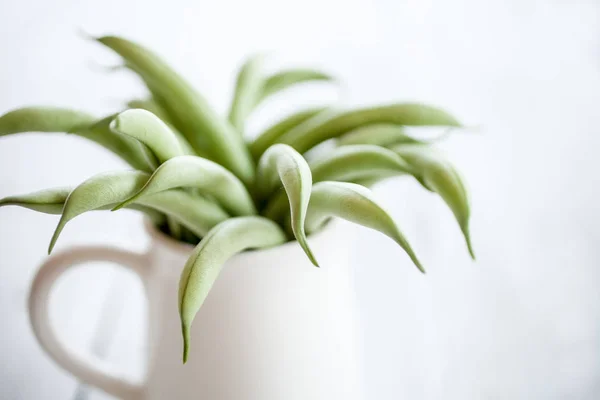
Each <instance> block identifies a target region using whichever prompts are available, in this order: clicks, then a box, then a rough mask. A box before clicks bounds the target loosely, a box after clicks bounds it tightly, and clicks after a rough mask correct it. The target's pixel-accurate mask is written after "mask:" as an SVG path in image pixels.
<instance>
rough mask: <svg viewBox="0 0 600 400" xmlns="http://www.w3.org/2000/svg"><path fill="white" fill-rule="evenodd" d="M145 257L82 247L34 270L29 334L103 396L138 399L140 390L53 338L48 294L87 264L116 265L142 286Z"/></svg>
mask: <svg viewBox="0 0 600 400" xmlns="http://www.w3.org/2000/svg"><path fill="white" fill-rule="evenodd" d="M146 259H147V258H146V255H144V254H139V253H132V252H129V251H126V250H120V249H117V248H111V247H104V246H82V247H74V248H71V249H69V250H66V251H62V252H60V253H57V254H56V255H53V256H51V257H49V258H48V259H47V260H46V261H45V262H44V263H43V264H42V265H41V266H40V269H39V270H38V272H37V274H36V276H35V278H34V280H33V284H32V286H31V291H30V293H29V319H30V322H31V326H32V327H33V332H34V334H35V336H36V338H37V340H38V342H39V343H40V344H41V346H42V347H43V348H44V350H45V351H46V352H47V353H48V354H49V355H50V357H52V358H53V359H54V361H55V362H56V363H57V364H58V365H60V366H61V367H62V368H64V369H65V370H66V371H68V372H70V373H71V374H73V375H74V376H75V377H77V378H78V379H80V380H81V381H83V382H85V383H87V384H89V385H92V386H95V387H97V388H99V389H101V390H103V391H105V392H106V393H108V394H110V395H112V396H115V397H118V398H121V399H128V400H136V399H139V398H140V397H141V395H142V392H143V388H144V386H143V385H142V384H138V383H134V382H131V381H129V380H127V379H125V378H123V377H121V376H119V374H117V373H116V372H115V371H114V370H113V369H112V368H110V366H109V365H107V364H106V363H105V362H103V361H102V360H100V359H99V358H97V357H94V356H92V355H91V354H84V353H83V352H80V351H75V350H74V349H71V348H70V346H68V345H67V344H65V342H64V341H63V340H61V339H59V338H58V337H57V336H56V331H55V330H54V328H53V327H52V324H51V323H50V318H49V312H48V311H49V304H50V303H49V294H50V292H51V290H52V287H53V286H54V283H55V282H56V281H57V280H58V278H59V277H60V276H61V275H62V274H63V273H64V272H65V271H66V270H67V269H69V268H70V267H72V266H76V265H79V264H83V263H85V262H88V261H108V262H113V263H118V264H120V265H122V266H124V267H126V268H128V269H129V270H131V271H133V272H135V273H136V274H137V275H139V276H140V278H141V280H142V283H143V285H144V286H145V285H146V282H145V273H144V271H145V269H144V268H143V267H144V265H145V264H146V263H145V261H146Z"/></svg>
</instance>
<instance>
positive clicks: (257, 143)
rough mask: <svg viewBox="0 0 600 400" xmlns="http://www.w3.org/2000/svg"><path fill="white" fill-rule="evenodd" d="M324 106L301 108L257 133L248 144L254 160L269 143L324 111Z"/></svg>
mask: <svg viewBox="0 0 600 400" xmlns="http://www.w3.org/2000/svg"><path fill="white" fill-rule="evenodd" d="M325 110H326V108H325V107H317V108H311V109H308V110H303V111H300V112H297V113H294V114H292V115H289V116H287V117H285V118H283V119H282V120H280V121H278V122H276V123H275V124H274V125H272V126H270V127H269V128H267V129H266V130H265V131H264V132H262V133H261V134H260V135H258V136H257V137H256V138H255V139H254V140H253V141H252V142H251V143H250V144H249V145H248V147H249V148H250V153H252V156H253V157H254V159H255V160H258V159H259V158H260V156H261V155H262V154H263V153H264V152H265V150H267V149H268V148H269V147H270V146H271V145H273V144H275V142H276V141H277V139H279V138H280V137H281V135H283V134H284V133H286V132H287V131H289V130H290V129H292V128H294V127H296V126H298V125H300V124H301V123H303V122H305V121H307V120H309V119H311V118H313V117H315V116H316V115H318V114H320V113H322V112H324V111H325Z"/></svg>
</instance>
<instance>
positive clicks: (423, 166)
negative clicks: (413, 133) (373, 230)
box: [392, 146, 475, 259]
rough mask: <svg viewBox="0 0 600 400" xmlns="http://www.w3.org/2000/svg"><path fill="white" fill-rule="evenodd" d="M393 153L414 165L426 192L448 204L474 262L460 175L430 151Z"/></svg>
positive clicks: (419, 148)
mask: <svg viewBox="0 0 600 400" xmlns="http://www.w3.org/2000/svg"><path fill="white" fill-rule="evenodd" d="M392 150H394V151H396V152H397V153H398V154H399V155H400V156H401V157H402V158H404V159H405V160H406V161H407V162H408V163H409V164H411V166H412V167H413V169H414V171H415V176H417V178H419V180H420V181H421V182H422V184H423V185H424V186H425V188H427V189H429V190H431V191H434V192H436V193H438V194H439V195H440V197H442V199H443V200H444V201H445V202H446V204H447V205H448V207H449V208H450V210H452V213H453V214H454V216H455V218H456V220H457V221H458V225H459V226H460V229H461V231H462V233H463V235H464V237H465V241H466V243H467V247H468V249H469V253H470V255H471V257H472V258H473V259H475V252H474V250H473V246H472V244H471V236H470V233H469V219H470V216H471V210H470V205H469V197H468V194H467V191H466V189H465V185H464V183H463V181H462V178H461V177H460V174H459V173H458V171H456V169H455V168H454V166H453V165H452V164H451V163H450V162H449V161H448V160H447V159H446V158H445V157H444V156H443V155H442V154H440V153H439V152H436V151H435V150H434V149H432V148H430V147H426V146H395V147H392Z"/></svg>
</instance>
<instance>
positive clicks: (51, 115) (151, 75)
mask: <svg viewBox="0 0 600 400" xmlns="http://www.w3.org/2000/svg"><path fill="white" fill-rule="evenodd" d="M95 40H96V41H97V42H99V43H101V44H102V45H104V46H106V47H108V48H109V49H111V50H113V51H114V52H116V53H117V54H118V55H119V56H120V57H121V58H122V59H123V61H124V67H126V68H128V69H129V70H131V71H133V72H134V73H136V74H137V75H138V76H139V78H141V79H142V81H143V82H144V83H145V85H146V86H147V88H148V91H149V97H148V98H147V99H143V100H134V101H131V102H130V103H129V104H128V105H127V108H126V109H125V110H123V111H122V112H119V113H116V114H114V115H110V116H106V117H104V118H98V117H96V116H92V115H90V114H88V113H84V112H81V111H77V110H72V109H63V108H55V107H27V108H20V109H16V110H13V111H10V112H8V113H6V114H4V115H3V116H1V117H0V136H6V135H11V134H16V133H23V132H65V133H69V134H74V135H78V136H81V137H84V138H86V139H89V140H92V141H94V142H96V143H98V144H99V145H101V146H103V147H105V148H107V149H108V150H110V151H112V152H114V153H116V154H117V155H118V156H120V157H121V158H122V159H123V160H124V161H126V162H127V163H128V164H129V165H130V166H131V167H132V169H131V170H123V171H116V172H108V173H103V174H100V175H96V176H93V177H91V178H89V179H88V180H86V181H85V182H83V183H81V184H80V185H79V186H76V187H74V188H56V189H48V190H42V191H38V192H35V193H30V194H25V195H21V196H12V197H6V198H4V199H2V200H0V206H5V205H16V206H21V207H26V208H29V209H32V210H35V211H39V212H42V213H48V214H56V215H61V217H60V221H59V222H58V226H57V228H56V230H55V232H54V235H53V236H52V240H51V242H50V247H49V252H50V251H52V248H53V247H54V245H55V243H56V241H57V239H58V237H59V235H60V233H61V231H62V230H63V229H64V227H65V225H66V224H67V223H68V222H69V221H70V220H72V219H73V218H75V217H77V216H78V215H81V214H83V213H85V212H88V211H92V210H113V211H114V210H117V209H120V208H123V207H125V208H129V209H134V210H138V211H140V212H142V213H145V214H146V215H147V216H148V217H149V218H150V219H151V221H152V222H153V223H154V224H155V225H156V226H157V227H158V228H159V229H161V230H163V231H164V232H165V233H167V234H169V235H171V236H172V237H173V238H175V239H177V240H182V241H186V242H190V243H193V244H196V247H195V250H194V251H193V253H192V255H191V256H190V258H189V260H188V262H187V264H186V265H185V268H184V270H183V272H182V275H181V282H180V289H179V311H180V314H181V322H182V331H183V336H184V362H185V360H186V359H187V354H188V349H189V333H190V327H191V324H192V321H193V319H194V316H195V315H196V313H197V311H198V310H199V308H200V307H201V306H202V303H203V301H204V300H205V298H206V296H207V295H208V293H209V291H210V289H211V287H212V285H213V283H214V282H215V280H216V279H217V277H218V275H219V272H220V269H221V267H222V265H223V263H224V262H225V261H226V260H227V259H228V258H229V257H231V256H233V255H234V254H236V253H238V252H241V251H244V250H246V249H260V248H265V247H269V246H276V245H279V244H281V243H284V242H286V241H289V240H292V239H294V238H295V240H297V241H298V243H299V245H300V246H301V247H302V249H303V250H304V252H305V253H306V255H307V256H308V258H309V259H310V261H311V262H312V263H313V264H314V265H315V266H318V263H317V257H316V255H314V254H313V253H312V252H311V250H310V247H309V243H308V241H307V235H310V234H311V233H313V232H315V231H318V230H319V229H321V228H322V227H323V225H324V224H326V223H327V221H328V220H329V219H330V218H331V217H339V218H343V219H346V220H349V221H352V222H355V223H358V224H361V225H363V226H366V227H369V228H372V229H375V230H378V231H380V232H381V233H383V234H384V235H387V236H388V237H390V238H391V239H392V240H394V241H395V242H396V243H398V245H399V246H400V247H401V248H402V249H403V250H404V251H405V252H406V253H407V254H408V256H409V257H410V259H411V260H412V261H413V263H414V264H415V265H416V266H417V268H419V269H420V270H421V271H423V272H424V270H423V267H422V266H421V263H420V262H419V260H418V258H417V256H416V255H415V253H414V252H413V250H412V249H411V246H410V244H409V243H408V241H407V240H406V239H405V237H404V235H403V234H402V232H401V231H400V229H399V228H398V227H397V225H396V224H395V223H394V221H393V219H392V218H391V217H390V216H389V214H388V213H387V212H386V211H385V209H384V208H383V207H382V206H381V205H379V204H378V202H377V201H376V200H375V199H374V198H373V196H372V195H371V192H370V190H369V189H368V188H367V187H369V186H370V185H372V184H374V183H376V182H378V181H381V180H384V179H387V178H390V177H396V176H404V177H410V178H414V179H415V180H416V181H417V182H419V183H420V184H421V185H422V186H423V187H424V188H425V189H427V190H429V191H431V192H434V193H437V194H438V195H439V196H441V198H442V199H443V200H444V201H445V202H446V203H447V205H448V206H449V208H450V210H451V211H452V212H453V213H454V216H455V217H456V220H457V221H458V224H459V226H460V229H461V230H462V232H463V234H464V237H465V239H466V242H467V246H468V249H469V252H470V253H471V255H472V256H473V251H472V248H471V244H470V239H469V202H468V198H467V193H466V190H465V187H464V185H463V182H462V180H461V178H460V176H459V175H458V173H457V172H456V170H455V169H454V167H453V166H452V164H450V162H449V161H448V160H447V159H445V158H444V157H443V156H442V155H441V154H440V153H438V152H436V150H435V149H434V148H433V146H432V144H431V143H430V142H426V141H423V140H418V139H416V138H414V137H412V136H411V135H409V134H408V133H407V132H406V130H405V128H406V127H413V126H445V127H458V126H460V125H459V123H458V121H457V120H456V119H455V118H454V117H453V116H451V115H449V114H448V113H446V112H444V111H443V110H441V109H439V108H436V107H432V106H429V105H425V104H416V103H400V104H392V105H385V106H378V107H370V108H361V109H353V110H345V109H341V108H336V107H328V108H313V109H306V110H302V111H299V112H297V113H295V114H292V115H290V116H288V117H286V118H284V119H282V120H280V121H278V122H276V123H274V124H273V125H272V126H270V127H269V128H268V129H266V130H265V131H264V132H262V133H261V134H259V135H258V136H257V137H255V138H254V139H249V138H246V137H244V126H245V122H246V120H247V118H248V116H249V115H250V114H251V113H252V111H253V110H254V109H255V108H256V107H257V105H258V104H259V103H261V102H262V101H263V100H265V99H266V98H268V97H270V96H272V95H274V94H276V93H279V92H280V91H282V90H285V89H287V88H290V87H292V86H295V85H298V84H301V83H304V82H309V81H322V82H323V83H326V84H332V83H334V80H333V79H332V78H331V77H330V76H329V75H328V74H325V73H322V72H319V71H314V70H310V69H290V70H285V71H281V72H279V73H276V74H273V75H268V74H266V73H265V72H264V69H263V58H264V57H262V56H255V57H251V58H250V59H249V60H248V61H247V62H246V63H245V64H244V65H243V66H242V67H241V69H240V71H239V73H238V75H237V82H236V86H235V92H234V98H233V101H232V103H231V108H230V111H229V115H228V117H223V116H220V115H218V114H217V113H216V112H215V111H214V110H213V108H212V107H211V106H210V104H209V103H208V102H207V101H206V100H205V99H204V98H203V97H202V96H201V95H200V94H199V93H198V92H197V91H196V90H195V89H194V88H193V87H192V86H191V85H190V84H188V83H187V82H186V80H185V79H184V78H183V77H181V76H180V75H179V74H178V73H177V72H175V71H174V70H173V69H172V68H171V67H170V66H169V65H167V64H166V63H165V62H164V61H163V60H162V59H161V58H159V57H158V56H157V55H156V54H154V53H153V52H151V51H150V50H148V49H146V48H144V47H142V46H140V45H139V44H136V43H134V42H132V41H129V40H126V39H123V38H120V37H114V36H106V37H100V38H97V39H95ZM325 142H328V143H331V144H332V146H331V147H330V150H328V151H322V152H321V154H320V155H316V156H314V159H310V160H308V161H307V158H305V153H307V152H308V151H309V150H311V149H313V148H315V147H316V146H319V145H320V144H322V143H325Z"/></svg>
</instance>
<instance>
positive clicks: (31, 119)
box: [0, 107, 152, 171]
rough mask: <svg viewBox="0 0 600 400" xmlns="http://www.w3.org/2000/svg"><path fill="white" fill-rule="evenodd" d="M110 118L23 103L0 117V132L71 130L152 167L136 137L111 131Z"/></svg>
mask: <svg viewBox="0 0 600 400" xmlns="http://www.w3.org/2000/svg"><path fill="white" fill-rule="evenodd" d="M111 119H112V117H108V118H105V119H102V120H100V121H97V120H96V119H95V118H94V117H92V116H90V115H88V114H87V113H83V112H80V111H75V110H70V109H65V108H57V107H25V108H19V109H16V110H13V111H10V112H8V113H6V114H4V115H3V116H1V117H0V136H5V135H11V134H16V133H27V132H48V133H58V132H64V133H72V134H75V135H77V136H80V137H83V138H86V139H88V140H91V141H93V142H96V143H98V144H99V145H101V146H103V147H105V148H106V149H108V150H110V151H112V152H113V153H115V154H116V155H118V156H119V157H121V158H122V159H123V160H124V161H126V162H127V163H128V164H130V165H131V166H132V167H134V168H136V169H139V170H143V171H149V170H151V166H150V164H151V161H152V160H148V159H147V158H146V154H145V150H146V149H144V148H143V147H141V145H140V143H138V142H137V141H136V140H133V139H131V138H129V137H126V136H123V135H118V134H115V133H113V132H110V130H109V129H108V123H109V122H110V120H111Z"/></svg>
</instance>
